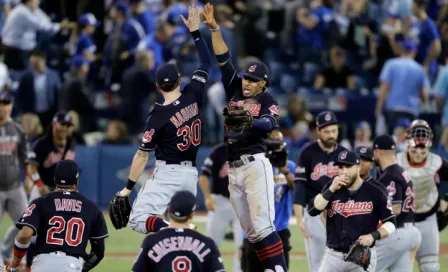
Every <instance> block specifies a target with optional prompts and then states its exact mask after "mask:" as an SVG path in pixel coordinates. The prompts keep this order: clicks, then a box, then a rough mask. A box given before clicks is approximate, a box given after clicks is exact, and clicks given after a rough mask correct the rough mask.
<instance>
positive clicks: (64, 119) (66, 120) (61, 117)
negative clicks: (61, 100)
mask: <svg viewBox="0 0 448 272" xmlns="http://www.w3.org/2000/svg"><path fill="white" fill-rule="evenodd" d="M56 122H57V123H60V124H62V125H70V126H71V125H73V120H72V116H71V115H70V114H69V113H68V112H66V111H58V112H57V113H56V114H55V115H54V117H53V123H56Z"/></svg>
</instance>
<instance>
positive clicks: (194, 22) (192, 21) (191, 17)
mask: <svg viewBox="0 0 448 272" xmlns="http://www.w3.org/2000/svg"><path fill="white" fill-rule="evenodd" d="M180 18H181V19H182V21H184V24H185V26H186V27H187V28H188V30H190V32H193V31H196V30H198V29H199V25H200V24H201V16H200V12H199V8H198V7H197V6H195V5H191V6H189V7H188V19H185V17H184V16H183V15H180Z"/></svg>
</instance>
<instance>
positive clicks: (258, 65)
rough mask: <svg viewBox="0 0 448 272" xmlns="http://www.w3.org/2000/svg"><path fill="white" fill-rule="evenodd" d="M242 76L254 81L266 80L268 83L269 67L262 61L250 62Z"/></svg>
mask: <svg viewBox="0 0 448 272" xmlns="http://www.w3.org/2000/svg"><path fill="white" fill-rule="evenodd" d="M243 77H248V78H251V79H254V80H256V81H261V80H266V81H267V82H268V84H269V69H268V67H267V66H266V64H264V63H262V62H251V63H249V65H247V68H246V70H244V73H243Z"/></svg>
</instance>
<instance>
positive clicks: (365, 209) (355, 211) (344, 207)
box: [328, 200, 373, 218]
mask: <svg viewBox="0 0 448 272" xmlns="http://www.w3.org/2000/svg"><path fill="white" fill-rule="evenodd" d="M372 211H373V203H372V202H371V201H369V202H355V201H354V200H349V201H347V202H345V203H344V202H340V200H335V201H333V202H332V203H331V208H330V209H329V210H328V216H329V217H333V215H335V214H336V213H338V214H340V215H342V216H344V217H345V218H347V217H349V216H352V215H362V214H369V213H372Z"/></svg>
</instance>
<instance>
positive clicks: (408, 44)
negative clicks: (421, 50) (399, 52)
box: [400, 40, 417, 52]
mask: <svg viewBox="0 0 448 272" xmlns="http://www.w3.org/2000/svg"><path fill="white" fill-rule="evenodd" d="M400 46H401V48H403V49H404V50H405V51H407V52H411V51H416V50H417V44H416V43H415V42H414V41H411V40H404V41H402V42H400Z"/></svg>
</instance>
